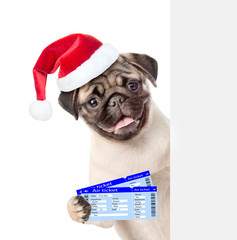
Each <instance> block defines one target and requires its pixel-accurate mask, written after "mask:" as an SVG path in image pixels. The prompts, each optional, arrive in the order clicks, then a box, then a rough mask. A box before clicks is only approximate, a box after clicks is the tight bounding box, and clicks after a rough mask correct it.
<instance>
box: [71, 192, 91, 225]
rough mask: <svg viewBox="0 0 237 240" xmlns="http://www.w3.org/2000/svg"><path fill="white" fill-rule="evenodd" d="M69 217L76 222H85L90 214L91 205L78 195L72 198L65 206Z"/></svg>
mask: <svg viewBox="0 0 237 240" xmlns="http://www.w3.org/2000/svg"><path fill="white" fill-rule="evenodd" d="M67 209H68V213H69V216H70V217H71V219H72V220H74V221H76V222H82V223H84V222H86V221H88V219H89V216H90V213H91V205H90V204H89V203H88V202H87V201H86V199H85V198H84V197H82V196H80V195H78V196H75V197H72V198H71V199H70V200H69V201H68V204H67Z"/></svg>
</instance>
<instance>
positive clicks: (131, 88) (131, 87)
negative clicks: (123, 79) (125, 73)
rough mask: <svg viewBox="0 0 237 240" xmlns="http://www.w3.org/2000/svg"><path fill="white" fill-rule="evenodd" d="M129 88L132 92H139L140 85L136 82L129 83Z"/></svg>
mask: <svg viewBox="0 0 237 240" xmlns="http://www.w3.org/2000/svg"><path fill="white" fill-rule="evenodd" d="M127 87H128V89H130V90H132V91H136V90H138V88H139V83H138V82H135V81H133V82H129V83H128V84H127Z"/></svg>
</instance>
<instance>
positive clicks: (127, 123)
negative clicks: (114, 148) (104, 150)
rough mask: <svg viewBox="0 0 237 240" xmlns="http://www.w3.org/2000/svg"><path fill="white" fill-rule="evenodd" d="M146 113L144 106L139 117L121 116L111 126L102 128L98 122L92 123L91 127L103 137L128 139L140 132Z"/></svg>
mask: <svg viewBox="0 0 237 240" xmlns="http://www.w3.org/2000/svg"><path fill="white" fill-rule="evenodd" d="M147 115H148V109H147V108H146V107H145V108H144V110H143V112H142V115H141V117H139V118H132V117H129V116H123V117H122V118H121V119H120V120H119V121H118V122H117V123H116V124H115V125H114V126H113V127H110V128H104V127H101V126H99V124H93V128H94V130H96V132H98V133H99V134H100V135H101V136H103V137H106V138H110V139H116V140H129V139H131V138H133V137H135V136H136V135H138V134H139V133H140V131H141V129H142V128H143V127H144V125H145V123H146V120H147Z"/></svg>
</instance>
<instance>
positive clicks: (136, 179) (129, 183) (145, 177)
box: [77, 171, 152, 195]
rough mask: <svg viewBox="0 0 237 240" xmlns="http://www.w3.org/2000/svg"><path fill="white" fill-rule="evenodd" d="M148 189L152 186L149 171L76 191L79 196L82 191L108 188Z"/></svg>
mask: <svg viewBox="0 0 237 240" xmlns="http://www.w3.org/2000/svg"><path fill="white" fill-rule="evenodd" d="M139 186H143V187H145V186H146V187H150V186H152V180H151V175H150V172H149V171H145V172H141V173H136V174H133V175H130V176H127V177H126V178H118V179H115V180H112V181H108V182H104V183H100V184H96V185H93V186H90V187H87V188H81V189H78V190H77V194H78V195H79V194H81V193H82V190H86V189H91V188H110V187H139Z"/></svg>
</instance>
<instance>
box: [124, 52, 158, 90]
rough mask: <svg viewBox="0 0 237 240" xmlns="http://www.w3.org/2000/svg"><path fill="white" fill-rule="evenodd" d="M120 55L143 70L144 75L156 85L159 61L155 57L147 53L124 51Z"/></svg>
mask: <svg viewBox="0 0 237 240" xmlns="http://www.w3.org/2000/svg"><path fill="white" fill-rule="evenodd" d="M120 55H121V56H122V57H124V58H125V59H126V60H127V61H128V62H129V63H130V64H132V65H133V66H134V67H136V68H137V69H138V70H140V71H142V72H143V73H144V75H145V76H146V77H147V78H148V79H149V80H150V81H151V82H152V84H153V86H154V87H156V78H157V75H158V63H157V61H156V60H155V59H154V58H152V57H150V56H148V55H146V54H138V53H122V54H120Z"/></svg>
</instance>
